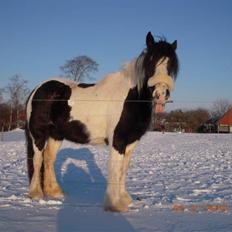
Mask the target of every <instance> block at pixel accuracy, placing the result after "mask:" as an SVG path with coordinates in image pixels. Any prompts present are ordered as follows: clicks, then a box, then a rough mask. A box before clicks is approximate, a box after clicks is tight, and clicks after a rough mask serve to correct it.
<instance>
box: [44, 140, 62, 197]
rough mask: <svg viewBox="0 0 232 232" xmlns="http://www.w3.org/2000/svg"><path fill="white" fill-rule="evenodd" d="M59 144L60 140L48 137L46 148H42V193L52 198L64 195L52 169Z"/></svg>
mask: <svg viewBox="0 0 232 232" xmlns="http://www.w3.org/2000/svg"><path fill="white" fill-rule="evenodd" d="M61 144H62V141H58V140H54V139H53V138H51V137H49V139H48V140H47V146H46V149H45V150H44V193H45V194H46V195H47V196H48V197H52V198H62V197H63V196H64V193H63V191H62V190H61V188H60V186H59V184H58V183H57V179H56V174H55V169H54V163H55V161H56V155H57V152H58V150H59V148H60V146H61Z"/></svg>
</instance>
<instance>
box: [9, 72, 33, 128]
mask: <svg viewBox="0 0 232 232" xmlns="http://www.w3.org/2000/svg"><path fill="white" fill-rule="evenodd" d="M9 80H10V82H9V84H8V85H7V87H6V92H7V93H8V94H9V98H10V123H9V129H10V128H11V126H12V121H13V114H14V113H15V120H16V124H17V127H18V126H19V112H20V110H22V109H23V108H24V104H25V101H26V98H27V96H28V94H29V89H28V87H27V81H25V80H23V79H21V78H20V76H19V75H18V74H15V75H14V76H12V77H11V78H10V79H9Z"/></svg>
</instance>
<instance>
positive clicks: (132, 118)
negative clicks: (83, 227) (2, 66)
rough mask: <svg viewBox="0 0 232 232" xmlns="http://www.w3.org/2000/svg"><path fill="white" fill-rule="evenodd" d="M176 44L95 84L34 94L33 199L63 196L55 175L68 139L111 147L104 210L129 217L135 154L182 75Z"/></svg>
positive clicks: (155, 49)
mask: <svg viewBox="0 0 232 232" xmlns="http://www.w3.org/2000/svg"><path fill="white" fill-rule="evenodd" d="M176 48H177V42H176V41H174V42H173V43H168V42H167V41H166V40H164V39H162V40H159V41H155V40H154V38H153V36H152V34H151V33H150V32H149V33H148V34H147V36H146V48H145V49H144V50H143V51H142V53H141V54H140V55H139V56H138V57H137V58H136V59H134V60H132V61H131V62H130V63H128V64H126V65H125V66H124V67H123V68H122V70H120V71H118V72H115V73H111V74H109V75H107V76H106V77H105V78H104V79H103V80H101V81H100V82H99V83H97V84H84V83H76V82H74V81H71V80H68V79H59V78H55V79H51V80H48V81H45V82H43V83H42V84H41V85H39V86H38V87H37V88H36V89H34V90H33V92H32V93H31V95H30V96H29V98H28V101H27V108H26V111H27V124H26V138H27V161H28V175H29V181H30V186H29V196H30V197H31V198H32V199H40V198H43V197H44V196H47V197H51V198H60V197H63V196H64V193H63V191H62V189H61V188H60V186H59V184H58V183H57V179H56V174H55V171H54V162H55V160H56V155H57V152H58V150H59V148H60V147H61V144H62V141H63V140H64V139H66V140H70V141H72V142H76V143H80V144H86V143H90V144H98V143H106V144H107V145H109V148H110V149H109V150H110V156H109V162H108V180H107V189H106V193H105V200H104V209H105V210H107V211H118V212H125V211H127V210H128V207H129V205H130V204H131V203H132V198H131V196H130V195H129V193H128V192H127V190H126V184H125V182H126V174H127V170H128V166H129V162H130V159H131V155H132V152H133V150H134V148H135V146H136V144H137V142H138V141H139V140H140V138H141V137H142V136H143V135H144V134H145V132H146V130H147V128H148V126H149V124H150V122H151V115H152V111H153V110H155V111H158V112H160V111H163V108H164V104H165V102H166V101H167V100H168V98H169V96H170V92H171V91H172V90H173V88H174V81H175V79H176V76H177V73H178V58H177V55H176V52H175V50H176Z"/></svg>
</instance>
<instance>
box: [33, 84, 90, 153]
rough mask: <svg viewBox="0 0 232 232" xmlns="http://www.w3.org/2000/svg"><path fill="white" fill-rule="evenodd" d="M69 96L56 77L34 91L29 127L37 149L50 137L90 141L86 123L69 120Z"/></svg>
mask: <svg viewBox="0 0 232 232" xmlns="http://www.w3.org/2000/svg"><path fill="white" fill-rule="evenodd" d="M70 96H71V88H70V87H69V86H68V85H65V84H64V83H61V82H59V81H55V80H52V81H48V82H46V83H44V84H43V85H41V86H40V87H39V88H38V89H37V90H36V92H35V94H34V96H33V100H32V112H31V117H30V120H29V129H30V132H31V134H32V136H33V138H34V140H35V144H36V146H37V147H38V149H39V150H43V148H44V146H45V143H46V140H47V139H48V137H49V136H51V137H52V138H54V139H56V140H63V139H68V140H71V141H73V142H78V143H87V142H89V135H88V133H87V131H86V127H85V125H84V124H83V123H81V122H80V121H78V120H73V121H70V111H71V107H70V106H69V105H68V100H69V98H70Z"/></svg>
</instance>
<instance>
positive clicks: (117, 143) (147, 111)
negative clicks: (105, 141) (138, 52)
mask: <svg viewBox="0 0 232 232" xmlns="http://www.w3.org/2000/svg"><path fill="white" fill-rule="evenodd" d="M151 113H152V91H151V90H150V89H149V88H147V87H144V88H143V89H142V90H141V91H140V92H138V90H137V86H136V87H134V88H133V89H130V90H129V92H128V95H127V98H126V99H125V102H124V105H123V110H122V114H121V117H120V119H119V122H118V124H117V126H116V127H115V130H114V135H113V147H114V148H115V149H116V150H117V151H118V152H119V153H120V154H125V150H126V146H127V145H129V144H131V143H133V142H135V141H136V140H139V139H140V138H141V137H142V136H143V135H144V134H145V132H146V130H147V128H148V127H149V124H150V121H151Z"/></svg>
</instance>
